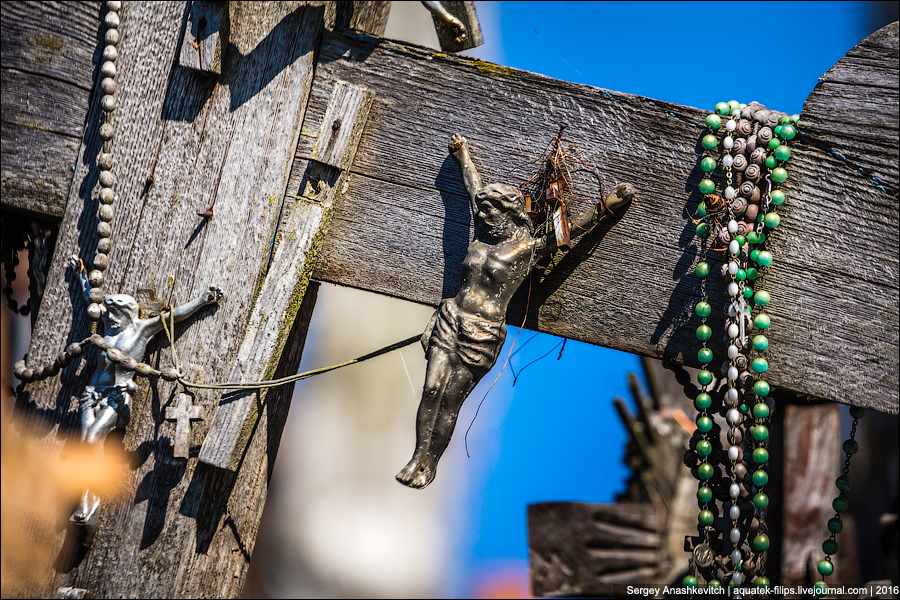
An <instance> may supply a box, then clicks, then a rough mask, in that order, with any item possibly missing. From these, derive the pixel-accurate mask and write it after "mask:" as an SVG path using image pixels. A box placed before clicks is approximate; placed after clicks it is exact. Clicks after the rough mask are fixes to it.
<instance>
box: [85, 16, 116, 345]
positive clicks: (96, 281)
mask: <svg viewBox="0 0 900 600" xmlns="http://www.w3.org/2000/svg"><path fill="white" fill-rule="evenodd" d="M121 8H122V3H121V2H119V1H117V0H115V1H114V0H109V1H108V2H107V3H106V9H107V12H106V16H105V17H104V22H105V24H106V34H105V36H104V42H105V46H104V47H103V62H102V63H101V65H100V77H101V79H100V90H101V91H102V92H103V97H102V98H101V99H100V106H101V108H102V109H103V112H104V122H103V124H102V125H101V126H100V139H101V140H103V150H102V152H101V153H100V156H99V157H98V158H97V165H98V166H99V167H100V178H99V179H100V207H99V209H98V210H97V218H98V222H97V236H98V238H99V240H98V241H97V253H96V254H95V255H94V263H93V269H92V270H91V272H90V273H89V274H88V284H89V285H90V286H91V289H90V291H89V292H88V300H89V301H90V304H89V305H88V309H87V314H88V317H89V318H90V319H91V321H93V324H92V326H91V329H92V331H94V332H96V329H97V321H98V320H99V319H100V316H101V315H102V310H101V307H100V304H101V303H102V302H103V290H102V288H103V282H104V280H105V277H104V271H106V269H107V267H109V253H110V251H111V250H112V220H113V217H114V216H115V210H114V209H113V203H114V202H115V200H116V192H115V185H116V176H115V175H114V174H113V166H114V165H115V161H114V160H113V156H112V153H111V152H110V146H111V143H112V140H113V137H114V135H115V129H114V128H113V123H112V115H113V112H114V111H115V110H116V105H117V102H116V96H115V93H116V60H117V59H118V57H119V51H118V50H117V46H118V44H119V38H120V36H119V11H120V10H121Z"/></svg>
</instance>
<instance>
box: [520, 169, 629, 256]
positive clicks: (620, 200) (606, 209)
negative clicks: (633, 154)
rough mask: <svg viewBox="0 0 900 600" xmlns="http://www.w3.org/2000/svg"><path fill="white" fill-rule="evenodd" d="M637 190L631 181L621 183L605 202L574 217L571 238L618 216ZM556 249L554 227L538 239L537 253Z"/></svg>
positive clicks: (570, 231) (542, 254) (540, 254)
mask: <svg viewBox="0 0 900 600" xmlns="http://www.w3.org/2000/svg"><path fill="white" fill-rule="evenodd" d="M636 195H637V191H636V190H635V189H634V186H633V185H631V184H630V183H620V184H619V185H617V186H616V187H615V189H614V190H613V191H612V193H611V194H610V195H609V196H607V197H606V199H605V200H604V201H603V202H598V203H597V204H595V205H593V206H592V207H590V208H588V209H587V210H585V211H584V212H582V213H581V214H579V215H577V216H576V217H575V218H574V219H572V222H571V225H570V228H569V237H570V239H573V240H574V239H575V238H577V237H580V236H582V235H584V234H585V233H587V232H588V231H590V230H591V229H593V228H594V227H595V226H596V225H597V223H599V222H600V221H602V220H603V219H605V218H607V217H612V218H615V217H616V212H617V211H618V210H619V209H620V208H622V207H624V206H625V205H627V204H628V203H629V202H631V201H632V200H634V198H635V196H636ZM554 250H556V235H554V233H553V229H551V230H550V232H549V233H548V234H547V235H545V236H543V237H542V238H539V239H538V240H537V253H538V256H539V257H540V258H543V257H544V256H547V255H548V254H550V253H552V252H553V251H554Z"/></svg>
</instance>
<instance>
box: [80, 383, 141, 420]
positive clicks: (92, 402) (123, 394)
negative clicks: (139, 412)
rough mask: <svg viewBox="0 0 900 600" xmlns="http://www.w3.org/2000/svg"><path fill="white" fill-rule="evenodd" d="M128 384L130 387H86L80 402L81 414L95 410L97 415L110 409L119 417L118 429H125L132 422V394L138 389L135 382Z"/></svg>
mask: <svg viewBox="0 0 900 600" xmlns="http://www.w3.org/2000/svg"><path fill="white" fill-rule="evenodd" d="M128 384H130V385H125V386H117V385H114V386H109V387H105V386H102V387H99V388H98V387H94V386H93V385H89V386H86V387H85V388H84V392H82V393H81V399H80V400H79V401H78V410H79V412H82V413H83V412H84V411H86V410H93V411H95V412H96V414H100V413H101V412H102V411H103V409H105V408H107V407H109V408H111V409H113V410H114V411H116V415H118V419H117V420H116V427H125V426H126V425H128V421H129V420H131V392H133V391H134V389H136V388H137V386H136V385H135V384H134V382H133V381H129V382H128ZM133 388H134V389H133Z"/></svg>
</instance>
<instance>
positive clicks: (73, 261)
mask: <svg viewBox="0 0 900 600" xmlns="http://www.w3.org/2000/svg"><path fill="white" fill-rule="evenodd" d="M66 266H67V267H69V268H71V269H72V270H73V271H75V272H76V273H78V277H79V279H80V280H81V293H82V295H83V296H84V301H85V302H90V299H89V298H88V294H89V293H90V291H91V286H90V285H89V284H88V279H87V274H86V273H85V271H84V262H82V260H81V259H80V258H78V257H77V256H75V255H74V254H73V255H72V256H70V257H69V258H67V259H66Z"/></svg>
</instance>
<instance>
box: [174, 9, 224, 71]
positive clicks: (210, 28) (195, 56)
mask: <svg viewBox="0 0 900 600" xmlns="http://www.w3.org/2000/svg"><path fill="white" fill-rule="evenodd" d="M229 29H230V23H229V21H228V1H227V0H194V1H193V2H191V6H190V9H189V12H188V20H187V23H186V24H185V27H184V35H183V36H182V41H181V52H179V53H178V64H180V65H181V66H182V67H187V68H188V69H194V70H196V71H201V72H204V73H209V74H214V75H221V74H222V58H223V57H224V56H225V51H226V50H227V49H228V33H229Z"/></svg>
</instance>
